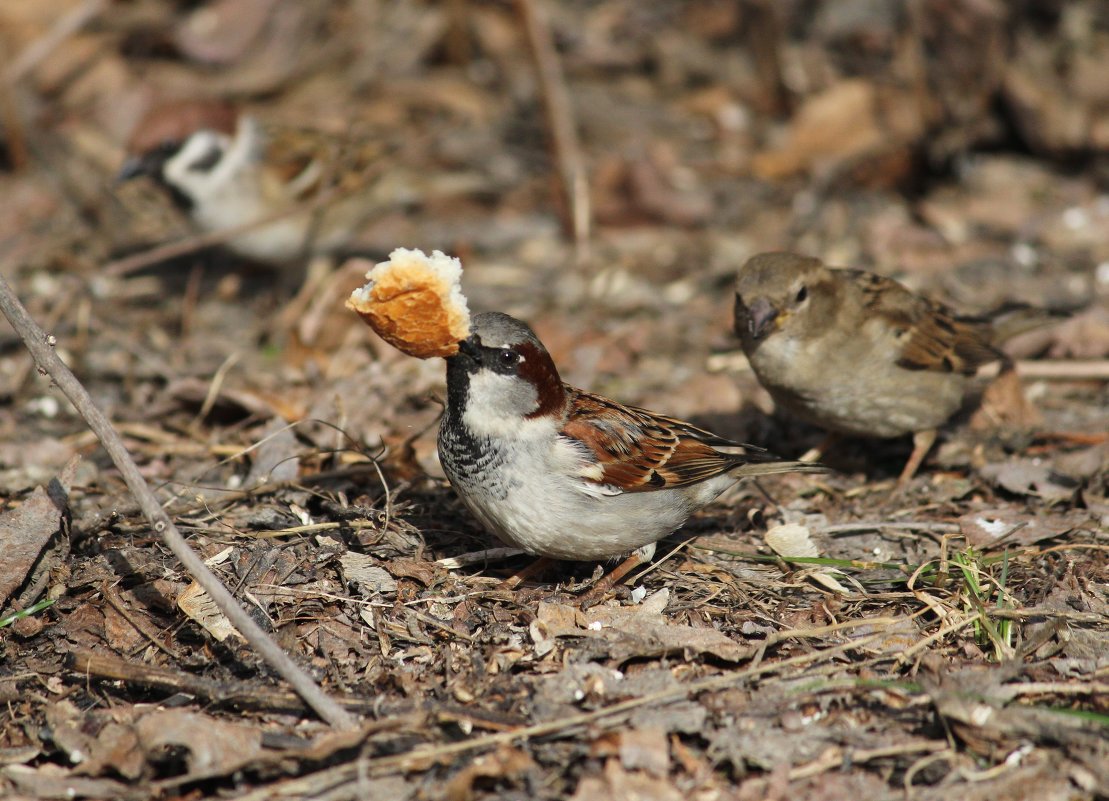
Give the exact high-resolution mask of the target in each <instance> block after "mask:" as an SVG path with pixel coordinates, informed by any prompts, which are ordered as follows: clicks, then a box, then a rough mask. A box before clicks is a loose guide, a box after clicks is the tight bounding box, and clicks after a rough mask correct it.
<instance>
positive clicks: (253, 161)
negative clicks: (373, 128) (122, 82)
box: [119, 100, 415, 266]
mask: <svg viewBox="0 0 1109 801" xmlns="http://www.w3.org/2000/svg"><path fill="white" fill-rule="evenodd" d="M128 154H129V155H128V158H127V161H126V162H125V163H124V165H123V168H122V169H121V170H120V173H119V180H120V181H126V180H129V179H132V178H136V177H138V176H140V175H146V176H149V177H151V178H153V179H154V180H155V181H157V182H158V183H159V184H160V185H161V186H162V187H164V188H165V189H166V191H167V192H168V193H169V194H170V196H171V197H172V199H173V200H174V202H175V203H176V204H177V205H178V206H179V207H181V208H182V210H184V211H186V212H187V213H188V214H189V216H190V217H191V218H192V220H193V222H194V223H196V225H197V226H198V227H199V228H200V229H201V231H204V232H212V231H219V230H223V229H228V228H235V227H238V226H241V225H245V224H248V223H251V222H254V221H257V220H261V219H264V218H268V217H272V216H274V215H279V214H280V213H281V212H284V211H291V210H292V209H294V208H297V207H300V208H303V210H302V211H298V212H295V213H291V214H289V215H288V216H282V217H280V219H277V220H275V221H274V222H271V223H269V224H266V225H262V226H260V227H258V228H254V229H252V230H250V231H247V232H245V233H243V234H240V235H239V236H236V237H234V238H233V239H231V240H230V241H228V242H227V243H226V247H227V248H228V249H229V250H231V251H233V252H235V253H237V254H238V255H240V256H244V257H246V258H249V259H252V260H254V261H258V262H261V263H264V264H270V265H276V266H280V265H284V264H288V263H291V262H295V261H297V260H299V259H303V258H304V257H306V256H309V255H315V254H320V253H330V252H334V251H335V250H338V249H341V248H342V247H343V246H344V245H346V244H347V243H348V242H349V241H350V240H351V239H352V238H353V237H354V235H355V234H356V233H357V231H358V228H359V227H360V226H361V225H362V224H363V223H365V222H366V221H367V219H368V218H370V217H371V216H372V215H373V214H375V213H379V212H381V211H383V210H385V209H386V208H388V207H390V206H391V205H397V204H400V203H407V202H412V201H413V200H414V199H415V198H414V197H413V195H412V191H411V188H410V187H405V186H403V185H401V184H400V183H398V182H396V181H392V182H386V181H383V180H373V179H375V178H378V175H377V174H376V173H375V170H376V171H377V173H379V172H380V161H381V157H382V148H381V147H380V146H379V145H378V144H377V143H374V142H366V141H346V140H343V139H342V138H340V137H334V136H330V135H328V134H325V133H322V132H314V131H309V130H302V129H295V128H286V127H280V126H275V125H264V124H263V123H261V122H260V121H259V120H257V119H255V118H254V117H252V116H250V115H248V114H244V113H239V112H237V111H235V110H234V109H233V108H231V107H230V106H228V105H226V104H224V103H220V102H217V101H203V100H198V101H185V102H178V103H174V104H169V105H165V106H160V107H156V108H154V109H152V110H151V111H150V112H149V113H148V114H147V115H146V117H145V118H144V119H143V120H142V122H140V123H139V125H138V126H137V127H136V129H135V131H134V133H133V135H132V138H131V141H130V143H129V145H128ZM329 192H332V193H334V197H333V198H330V199H329V198H325V197H324V194H325V193H329ZM325 201H326V202H325Z"/></svg>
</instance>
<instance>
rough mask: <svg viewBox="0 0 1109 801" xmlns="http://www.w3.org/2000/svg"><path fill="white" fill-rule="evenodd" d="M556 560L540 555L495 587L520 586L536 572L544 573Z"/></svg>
mask: <svg viewBox="0 0 1109 801" xmlns="http://www.w3.org/2000/svg"><path fill="white" fill-rule="evenodd" d="M554 562H555V560H554V559H551V558H550V557H549V556H540V557H539V558H538V559H536V560H535V561H534V562H532V563H531V564H530V565H525V566H524V567H522V568H520V569H519V570H517V571H516V572H515V573H513V574H512V575H511V576H509V577H508V578H506V579H505V580H504V581H502V582H501V583H500V584H498V585H497V586H496V587H495V588H494V589H497V590H514V589H516V588H517V587H519V586H520V585H521V584H522V583H523V582H524V580H525V579H529V578H531V577H532V576H534V575H535V574H536V573H542V572H543V571H544V570H546V569H547V568H548V567H550V566H551V565H552V564H554Z"/></svg>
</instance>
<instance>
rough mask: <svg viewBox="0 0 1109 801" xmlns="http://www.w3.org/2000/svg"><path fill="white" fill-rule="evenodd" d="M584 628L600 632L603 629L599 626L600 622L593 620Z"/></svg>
mask: <svg viewBox="0 0 1109 801" xmlns="http://www.w3.org/2000/svg"><path fill="white" fill-rule="evenodd" d="M586 628H587V629H589V630H590V631H600V630H601V629H602V628H603V626H602V625H601V621H599V620H594V621H593V622H592V623H590V624H589V625H588V626H586Z"/></svg>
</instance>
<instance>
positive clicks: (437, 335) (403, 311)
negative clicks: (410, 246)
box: [346, 248, 470, 359]
mask: <svg viewBox="0 0 1109 801" xmlns="http://www.w3.org/2000/svg"><path fill="white" fill-rule="evenodd" d="M461 273H462V267H461V264H459V262H458V260H457V259H451V258H449V257H447V256H445V255H444V254H443V253H441V252H440V251H434V252H433V253H432V255H431V256H427V255H426V254H424V253H422V252H421V251H419V250H406V249H404V248H398V249H397V250H394V251H393V252H392V253H391V254H390V256H389V261H386V262H382V263H381V264H378V265H376V266H375V267H374V268H373V269H371V270H370V271H369V272H368V273H367V274H366V277H367V278H368V279H369V283H367V284H366V285H365V286H364V287H362V288H361V289H356V290H355V291H354V292H353V293H352V294H351V296H350V298H349V299H348V300H347V303H346V306H347V308H348V309H351V310H353V311H355V312H357V313H358V315H359V316H360V317H361V318H362V319H363V320H364V321H365V322H366V324H367V325H369V326H370V328H372V329H373V330H374V331H375V332H377V334H378V335H379V336H380V337H381V338H382V339H384V340H385V341H386V342H388V343H389V344H390V345H392V346H393V347H395V348H397V349H398V350H400V351H402V352H404V353H407V354H408V355H410V356H415V357H416V358H419V359H429V358H432V357H434V356H441V357H444V358H445V357H449V356H453V355H454V354H456V353H457V352H458V343H459V342H460V341H462V340H463V339H465V338H466V337H468V336H469V335H470V312H469V309H468V308H467V306H466V298H465V297H464V296H463V295H462V292H461V288H460V285H459V284H460V278H461Z"/></svg>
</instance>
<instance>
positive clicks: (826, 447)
mask: <svg viewBox="0 0 1109 801" xmlns="http://www.w3.org/2000/svg"><path fill="white" fill-rule="evenodd" d="M841 439H842V437H841V436H840V435H839V434H835V433H832V434H829V435H828V436H826V437H825V438H824V439H822V440H820V444H818V445H817V446H816V447H813V448H809V449H808V450H807V451H805V453H804V454H803V455H802V456H801V458H800V459H798V460H797V461H799V462H819V461H820V460H821V458H823V456H824V454H826V453H827V452H828V451H830V450H831V449H832V448H833V447H834V446H835V444H836V443H837V442H839V441H840V440H841Z"/></svg>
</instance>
